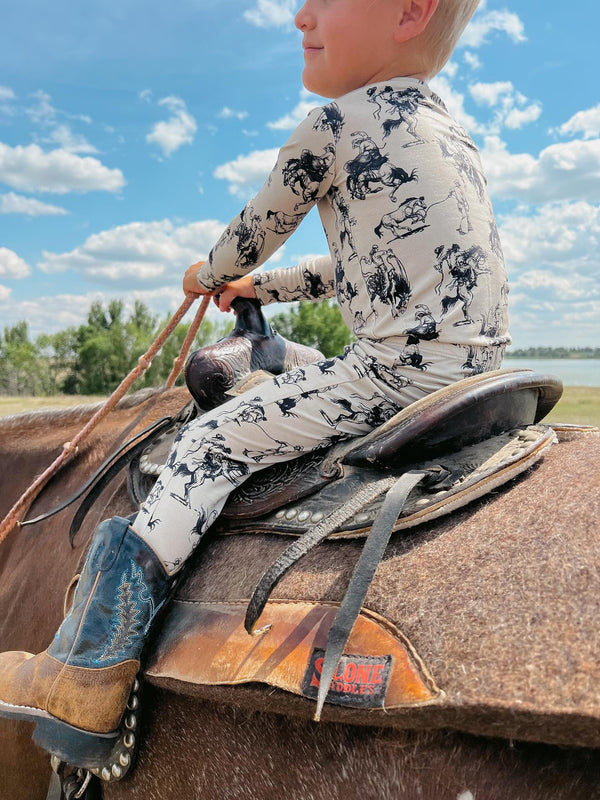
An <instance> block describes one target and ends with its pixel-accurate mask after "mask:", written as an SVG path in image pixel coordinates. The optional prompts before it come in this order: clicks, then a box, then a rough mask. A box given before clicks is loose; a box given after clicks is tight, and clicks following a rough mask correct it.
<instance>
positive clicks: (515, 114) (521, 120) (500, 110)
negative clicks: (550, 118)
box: [469, 81, 542, 133]
mask: <svg viewBox="0 0 600 800" xmlns="http://www.w3.org/2000/svg"><path fill="white" fill-rule="evenodd" d="M469 94H470V95H471V97H472V98H473V99H474V100H475V102H476V103H477V104H478V105H484V106H488V107H489V108H494V109H495V114H494V117H493V119H492V121H491V122H490V123H488V124H486V125H481V126H480V127H481V128H483V129H484V130H485V131H486V132H487V133H498V132H499V131H500V130H501V129H502V127H506V128H511V129H513V130H514V129H516V128H522V127H523V126H524V125H527V124H529V123H530V122H535V121H536V120H537V119H538V118H539V116H540V114H541V113H542V107H541V105H540V104H539V103H537V102H533V103H529V105H527V103H528V102H529V101H528V98H527V97H525V95H524V94H522V93H521V92H518V91H516V90H515V87H514V86H513V84H512V83H511V81H496V82H495V83H474V84H472V85H471V86H469Z"/></svg>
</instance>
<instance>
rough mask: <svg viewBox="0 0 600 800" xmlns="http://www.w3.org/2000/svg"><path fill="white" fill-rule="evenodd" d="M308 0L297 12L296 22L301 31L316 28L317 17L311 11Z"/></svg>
mask: <svg viewBox="0 0 600 800" xmlns="http://www.w3.org/2000/svg"><path fill="white" fill-rule="evenodd" d="M308 5H309V4H308V0H307V2H305V3H304V5H303V6H302V8H301V9H300V10H299V11H298V13H297V14H296V18H295V20H294V23H295V25H296V27H297V28H298V30H299V31H306V30H309V29H310V28H314V26H315V17H314V14H313V13H312V12H311V11H310V9H309V7H308Z"/></svg>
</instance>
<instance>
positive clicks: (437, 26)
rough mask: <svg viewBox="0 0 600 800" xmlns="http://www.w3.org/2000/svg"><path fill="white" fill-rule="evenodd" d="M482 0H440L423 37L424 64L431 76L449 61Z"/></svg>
mask: <svg viewBox="0 0 600 800" xmlns="http://www.w3.org/2000/svg"><path fill="white" fill-rule="evenodd" d="M478 5H479V0H439V3H438V7H437V8H436V10H435V12H434V14H433V16H432V17H431V19H430V20H429V24H428V25H427V27H426V28H425V30H424V31H423V33H422V34H421V36H420V37H419V39H420V42H419V44H420V48H421V55H422V59H423V62H424V63H423V66H424V67H425V69H426V71H427V74H428V76H429V77H432V76H433V75H436V74H437V73H438V72H439V71H440V70H441V69H442V67H443V66H444V64H445V63H446V62H447V61H448V59H449V58H450V56H451V55H452V52H453V51H454V48H455V47H456V43H457V42H458V40H459V39H460V35H461V33H462V32H463V31H464V29H465V28H466V27H467V24H468V22H469V20H470V19H471V17H472V16H473V14H474V13H475V9H476V8H477V6H478Z"/></svg>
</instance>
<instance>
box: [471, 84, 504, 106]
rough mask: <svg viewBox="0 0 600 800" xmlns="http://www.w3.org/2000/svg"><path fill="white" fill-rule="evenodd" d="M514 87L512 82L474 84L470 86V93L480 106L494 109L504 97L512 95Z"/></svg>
mask: <svg viewBox="0 0 600 800" xmlns="http://www.w3.org/2000/svg"><path fill="white" fill-rule="evenodd" d="M513 91H514V87H513V85H512V83H511V82H510V81H496V82H495V83H474V84H472V85H471V86H469V93H470V95H471V97H472V98H473V100H475V102H476V103H478V104H479V105H486V106H489V107H490V108H493V107H494V106H495V105H497V104H498V101H499V100H500V98H501V97H502V95H506V94H512V93H513Z"/></svg>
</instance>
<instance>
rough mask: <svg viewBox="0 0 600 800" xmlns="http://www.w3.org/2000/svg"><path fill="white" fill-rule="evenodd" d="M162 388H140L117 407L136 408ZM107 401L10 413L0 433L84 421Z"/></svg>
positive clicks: (1, 420) (3, 418)
mask: <svg viewBox="0 0 600 800" xmlns="http://www.w3.org/2000/svg"><path fill="white" fill-rule="evenodd" d="M162 390H163V389H162V387H158V388H157V387H150V388H147V389H139V390H138V391H137V392H133V393H132V394H129V395H126V396H125V397H123V398H122V399H121V400H119V402H118V403H117V405H116V409H117V410H125V409H128V408H135V406H138V405H141V404H142V403H144V402H145V401H146V400H149V399H150V398H151V397H154V396H155V395H157V394H158V393H159V392H161V391H162ZM105 402H106V401H105V400H99V401H97V402H96V403H78V404H77V405H74V406H68V407H66V408H39V409H36V410H35V411H21V412H18V413H17V414H8V415H7V416H5V417H1V418H0V433H8V432H9V431H12V430H15V429H19V430H22V429H23V428H24V427H28V426H36V427H37V426H39V425H46V424H47V425H56V426H59V425H63V424H69V423H77V422H84V421H87V420H88V419H89V418H90V417H91V416H92V415H93V414H94V413H95V412H96V411H97V410H98V409H99V408H100V407H101V406H103V405H104V403H105Z"/></svg>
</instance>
